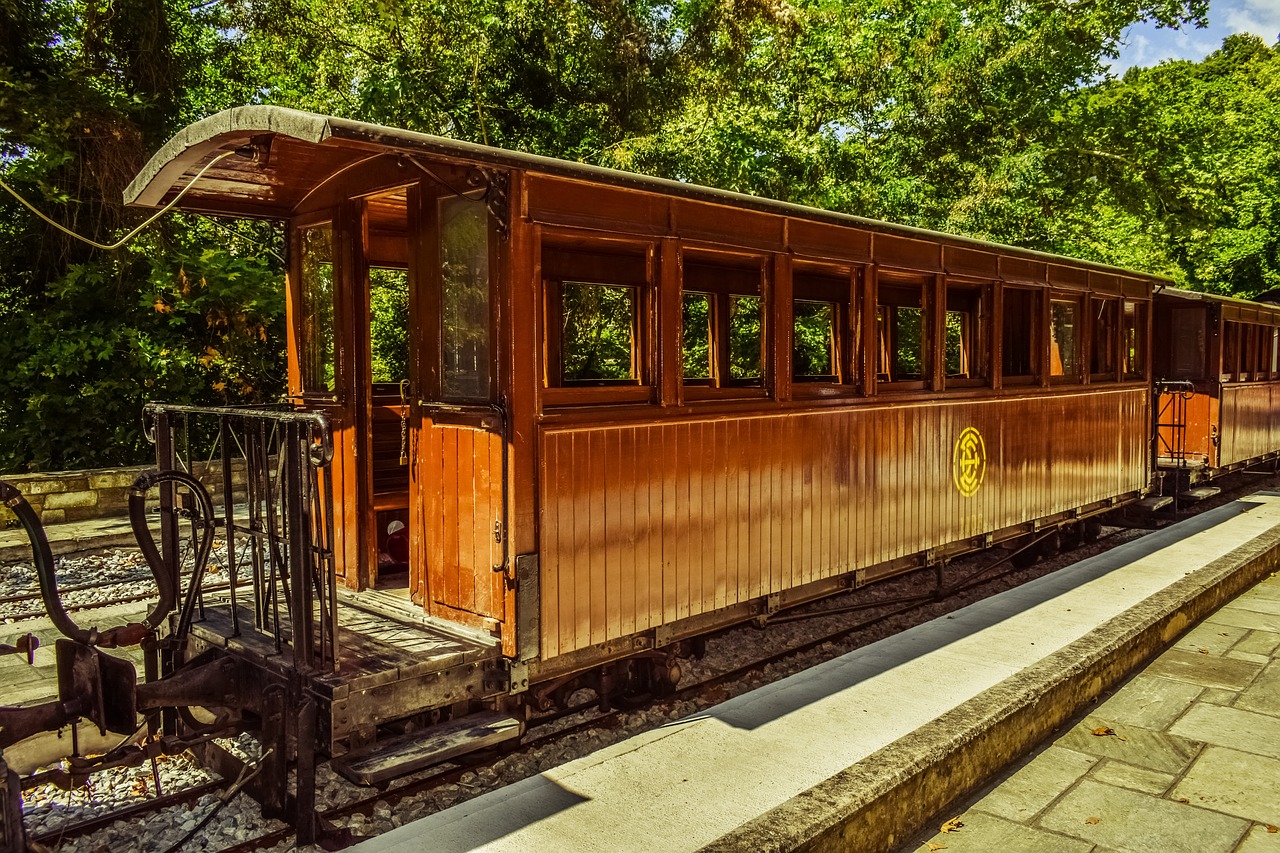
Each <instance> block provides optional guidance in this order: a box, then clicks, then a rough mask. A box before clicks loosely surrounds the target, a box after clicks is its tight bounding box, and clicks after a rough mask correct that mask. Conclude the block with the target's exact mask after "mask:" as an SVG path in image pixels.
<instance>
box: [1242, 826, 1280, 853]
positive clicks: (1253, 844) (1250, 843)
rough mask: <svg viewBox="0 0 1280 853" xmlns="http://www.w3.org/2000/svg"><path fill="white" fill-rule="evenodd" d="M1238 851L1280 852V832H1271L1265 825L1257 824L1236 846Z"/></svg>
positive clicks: (1254, 852) (1248, 852)
mask: <svg viewBox="0 0 1280 853" xmlns="http://www.w3.org/2000/svg"><path fill="white" fill-rule="evenodd" d="M1272 825H1273V826H1274V825H1275V824H1272ZM1236 853H1280V832H1271V831H1269V830H1268V829H1267V828H1266V827H1265V826H1255V827H1254V828H1253V829H1251V830H1249V834H1248V835H1246V836H1245V837H1244V841H1243V842H1242V843H1241V844H1240V846H1239V847H1237V848H1236Z"/></svg>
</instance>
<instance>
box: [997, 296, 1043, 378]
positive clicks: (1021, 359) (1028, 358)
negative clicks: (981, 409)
mask: <svg viewBox="0 0 1280 853" xmlns="http://www.w3.org/2000/svg"><path fill="white" fill-rule="evenodd" d="M1002 290H1003V300H1004V306H1003V307H1004V323H1003V326H1004V328H1003V330H1002V331H1003V337H1002V339H1001V342H1002V343H1003V347H1002V348H1001V354H1002V355H1001V365H1000V367H1001V373H1002V375H1003V378H1004V381H1005V382H1006V383H1007V384H1024V383H1027V382H1030V381H1031V380H1032V379H1033V378H1034V377H1035V375H1036V374H1037V373H1038V372H1039V371H1038V370H1037V368H1038V366H1039V363H1040V359H1039V358H1038V357H1037V355H1038V347H1037V342H1038V341H1039V340H1040V338H1039V336H1038V335H1037V334H1036V330H1037V329H1039V328H1040V322H1041V321H1040V318H1039V304H1040V300H1039V296H1040V293H1039V291H1036V290H1028V289H1026V288H1021V287H1005V288H1003V289H1002Z"/></svg>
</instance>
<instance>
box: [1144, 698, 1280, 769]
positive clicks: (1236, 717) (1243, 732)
mask: <svg viewBox="0 0 1280 853" xmlns="http://www.w3.org/2000/svg"><path fill="white" fill-rule="evenodd" d="M1169 732H1170V733H1171V734H1173V735H1177V736H1179V737H1185V738H1190V739H1193V740H1198V741H1203V742H1204V743H1211V744H1214V745H1216V746H1227V747H1231V748H1232V749H1238V750H1240V751H1241V752H1248V753H1252V754H1254V755H1268V756H1271V757H1273V758H1280V717H1271V716H1266V715H1264V714H1257V713H1254V712H1253V711H1242V710H1240V709H1239V708H1224V707H1222V706H1220V705H1199V704H1197V705H1194V706H1192V708H1191V710H1189V711H1187V713H1186V714H1184V715H1183V716H1182V718H1181V719H1179V720H1178V721H1177V722H1176V723H1174V724H1173V726H1172V727H1171V728H1170V729H1169Z"/></svg>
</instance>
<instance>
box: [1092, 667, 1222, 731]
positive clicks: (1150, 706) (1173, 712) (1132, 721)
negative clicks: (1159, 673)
mask: <svg viewBox="0 0 1280 853" xmlns="http://www.w3.org/2000/svg"><path fill="white" fill-rule="evenodd" d="M1202 690H1203V688H1202V687H1200V686H1199V685H1197V684H1191V683H1189V682H1186V681H1178V680H1175V679H1172V678H1158V677H1156V676H1153V675H1145V674H1144V675H1139V676H1138V677H1137V678H1134V679H1133V680H1132V681H1130V682H1129V683H1128V684H1126V685H1125V686H1124V687H1122V688H1121V689H1120V690H1119V691H1118V692H1117V693H1116V694H1115V695H1114V696H1112V697H1111V698H1110V699H1108V700H1107V701H1106V702H1103V703H1102V704H1101V705H1099V706H1098V708H1097V709H1096V710H1095V711H1094V715H1095V716H1098V717H1102V718H1104V719H1107V720H1111V721H1113V722H1117V723H1124V724H1126V725H1130V726H1141V727H1143V728H1146V729H1153V730H1157V731H1158V730H1161V729H1167V728H1168V727H1169V725H1170V724H1171V723H1172V722H1173V721H1174V720H1176V719H1177V718H1178V715H1179V714H1181V713H1182V711H1183V709H1185V708H1186V707H1187V706H1188V705H1190V704H1191V702H1192V701H1194V700H1195V698H1196V697H1197V696H1198V695H1199V694H1200V693H1201V692H1202Z"/></svg>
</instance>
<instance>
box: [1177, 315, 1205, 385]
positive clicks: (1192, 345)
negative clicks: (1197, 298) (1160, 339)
mask: <svg viewBox="0 0 1280 853" xmlns="http://www.w3.org/2000/svg"><path fill="white" fill-rule="evenodd" d="M1204 321H1205V312H1204V309H1202V308H1199V307H1195V308H1174V309H1173V310H1172V311H1171V312H1170V322H1169V325H1170V331H1169V335H1170V337H1171V340H1170V342H1169V344H1170V347H1171V349H1172V358H1173V364H1172V365H1171V369H1170V371H1169V374H1170V377H1169V378H1171V379H1203V378H1204V368H1205V328H1204Z"/></svg>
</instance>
